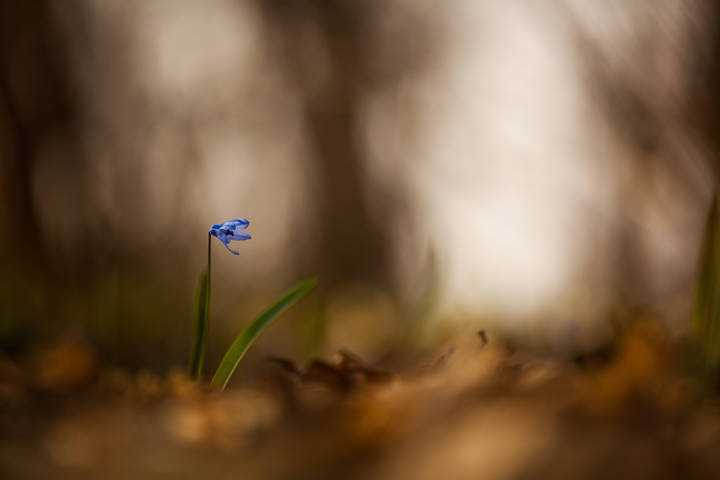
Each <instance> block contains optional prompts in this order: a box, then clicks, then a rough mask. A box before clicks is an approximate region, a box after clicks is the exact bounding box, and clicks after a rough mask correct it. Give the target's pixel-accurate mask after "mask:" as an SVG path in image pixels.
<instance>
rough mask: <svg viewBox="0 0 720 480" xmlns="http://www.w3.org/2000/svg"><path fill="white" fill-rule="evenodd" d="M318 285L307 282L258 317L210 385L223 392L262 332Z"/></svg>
mask: <svg viewBox="0 0 720 480" xmlns="http://www.w3.org/2000/svg"><path fill="white" fill-rule="evenodd" d="M316 285H317V280H316V279H314V278H313V279H311V280H307V281H305V282H303V283H301V284H300V285H298V286H296V287H295V288H293V289H292V290H290V291H289V292H288V293H286V294H285V295H284V296H283V297H282V298H281V299H280V300H278V301H277V302H275V303H274V304H272V305H271V306H270V307H268V308H267V309H266V310H265V311H264V312H262V313H261V314H260V315H258V316H257V317H256V318H255V319H254V320H253V321H252V322H251V323H250V324H249V325H248V326H247V327H245V329H244V330H243V331H242V332H241V333H240V335H238V337H237V338H236V339H235V341H234V342H233V343H232V345H230V348H228V350H227V352H226V353H225V356H224V357H223V359H222V361H221V362H220V365H219V366H218V368H217V371H216V372H215V375H214V376H213V378H212V380H211V382H210V384H211V385H212V386H214V387H217V388H219V389H221V390H224V389H225V387H226V386H227V383H228V381H229V380H230V377H231V376H232V374H233V373H234V372H235V369H236V368H237V366H238V364H239V363H240V360H242V358H243V357H244V356H245V353H247V351H248V349H249V348H250V346H252V344H253V343H254V342H255V340H256V339H257V337H258V336H259V335H260V333H262V331H263V330H264V329H265V328H266V327H267V326H268V325H270V324H271V323H272V321H273V320H275V319H276V318H277V317H278V316H280V314H282V313H283V312H285V311H286V310H288V309H289V308H290V307H292V306H293V305H294V304H295V303H296V302H297V301H298V300H300V299H301V298H302V297H304V296H305V295H307V294H308V293H309V292H310V291H311V290H312V289H313V288H315V286H316Z"/></svg>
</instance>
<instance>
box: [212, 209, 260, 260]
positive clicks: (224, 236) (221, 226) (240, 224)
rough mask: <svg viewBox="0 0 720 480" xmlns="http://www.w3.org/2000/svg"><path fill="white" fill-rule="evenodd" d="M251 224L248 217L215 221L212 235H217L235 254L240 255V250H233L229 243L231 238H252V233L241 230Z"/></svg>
mask: <svg viewBox="0 0 720 480" xmlns="http://www.w3.org/2000/svg"><path fill="white" fill-rule="evenodd" d="M248 225H250V222H249V221H248V219H247V218H236V219H235V220H228V221H227V222H225V223H215V224H213V225H212V226H211V227H210V231H209V232H208V233H210V235H212V236H214V237H217V238H218V240H220V241H221V242H222V243H223V245H225V248H227V249H228V251H229V252H230V253H232V254H233V255H239V252H236V251H235V250H231V249H230V247H229V246H228V244H229V243H230V240H250V238H252V237H250V235H248V234H247V233H245V232H241V231H240V230H241V229H243V230H244V229H246V228H247V227H248Z"/></svg>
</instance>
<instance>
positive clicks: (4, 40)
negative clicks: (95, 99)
mask: <svg viewBox="0 0 720 480" xmlns="http://www.w3.org/2000/svg"><path fill="white" fill-rule="evenodd" d="M55 22H56V19H55V17H54V16H53V11H52V10H51V2H49V1H41V0H38V1H33V2H22V1H14V0H0V157H1V159H2V161H1V162H0V172H1V175H0V183H1V185H2V188H0V202H1V205H0V222H2V227H0V228H2V229H3V230H4V231H3V237H4V240H3V252H4V253H3V254H2V255H3V256H4V257H5V258H4V260H5V262H12V263H16V264H19V265H22V264H24V263H25V262H30V263H29V264H30V265H43V264H45V260H46V258H47V252H46V250H45V244H44V242H43V235H42V229H41V226H40V220H39V217H38V208H37V205H36V201H37V200H38V198H42V195H41V193H42V192H40V195H37V193H36V192H34V188H35V187H34V173H35V166H36V164H37V159H38V155H39V152H40V151H41V149H42V148H43V147H45V146H47V141H48V139H49V138H50V137H51V136H55V135H64V136H68V137H72V136H73V120H74V119H73V109H72V94H71V89H70V72H69V68H70V65H69V62H68V59H67V58H65V55H64V54H65V52H64V51H63V41H62V35H61V34H60V31H59V29H58V28H57V25H56V23H55ZM72 162H73V163H72V164H71V165H65V168H68V169H76V168H81V166H82V161H81V157H80V155H76V156H74V157H73V158H72ZM6 265H7V263H6ZM40 274H41V272H35V275H40Z"/></svg>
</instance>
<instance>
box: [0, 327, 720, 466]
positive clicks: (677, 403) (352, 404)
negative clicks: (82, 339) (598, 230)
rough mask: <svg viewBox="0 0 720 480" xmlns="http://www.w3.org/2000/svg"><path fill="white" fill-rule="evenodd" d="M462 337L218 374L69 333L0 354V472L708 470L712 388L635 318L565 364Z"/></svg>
mask: <svg viewBox="0 0 720 480" xmlns="http://www.w3.org/2000/svg"><path fill="white" fill-rule="evenodd" d="M469 337H472V338H458V339H456V341H454V342H453V343H452V344H451V345H448V346H446V347H444V348H443V349H441V350H439V351H438V352H437V355H435V356H434V357H433V358H432V359H430V360H429V362H428V363H427V364H426V365H418V366H417V367H416V368H414V369H412V371H408V372H387V371H381V370H378V369H376V368H372V367H370V366H368V365H365V364H364V363H363V362H362V361H361V360H360V359H358V358H356V357H354V356H353V355H352V354H349V353H347V352H345V353H340V354H338V356H337V357H336V358H332V359H327V360H326V361H316V362H313V363H310V364H309V365H307V366H300V367H298V366H295V365H294V364H293V363H292V362H290V361H288V360H284V359H277V358H276V359H270V360H269V361H270V362H272V363H274V364H275V365H274V366H273V367H274V368H273V371H275V372H276V375H275V376H273V377H272V378H267V379H260V380H252V381H249V382H247V383H245V382H240V385H236V384H233V385H232V386H231V387H230V388H228V390H226V391H225V392H218V391H213V390H211V389H209V388H207V387H204V386H199V385H198V384H196V383H194V382H191V381H190V380H189V379H187V377H185V376H184V375H183V374H181V373H173V374H170V375H169V376H167V377H165V378H159V377H156V376H153V375H151V374H149V373H147V372H140V373H137V374H129V373H127V372H123V371H120V370H108V369H102V368H100V367H98V366H97V365H96V363H97V362H96V360H95V357H94V355H93V352H92V351H90V350H89V349H88V348H87V347H85V346H83V345H82V344H78V343H73V342H64V343H63V342H61V343H59V344H57V345H54V346H53V347H51V348H48V349H45V350H43V351H41V352H39V353H37V354H36V355H35V357H33V358H29V359H27V360H23V361H11V360H9V359H7V358H3V357H0V478H2V479H49V478H52V479H103V480H114V479H129V478H132V479H146V478H147V479H154V478H158V479H160V478H162V479H168V478H178V479H185V478H187V479H198V478H203V479H204V478H210V479H237V478H243V479H255V478H257V479H286V478H287V479H290V478H293V479H295V478H300V479H302V478H308V479H310V478H313V479H314V478H343V479H356V478H357V479H359V478H372V479H395V478H412V479H428V480H430V479H438V478H447V479H534V478H543V479H547V478H552V479H578V478H583V479H605V478H668V479H670V478H720V454H719V453H720V447H718V445H720V402H718V399H717V397H713V396H709V395H707V394H704V393H702V389H701V388H699V386H698V385H699V382H698V381H697V380H696V379H695V378H693V377H692V376H691V375H689V374H688V373H687V371H686V370H685V369H682V368H679V367H678V365H679V363H680V362H678V354H677V349H676V347H675V346H674V345H673V344H672V343H671V342H669V341H668V340H667V339H666V338H665V337H664V335H663V334H662V333H661V332H660V331H659V330H657V329H656V328H654V327H653V326H652V325H650V324H639V325H637V326H636V327H634V328H632V329H631V330H630V331H629V332H628V333H626V334H625V335H624V336H623V337H622V338H621V339H620V340H619V341H618V344H617V346H616V348H615V349H614V351H613V352H612V353H610V354H609V355H608V356H607V358H603V359H601V360H598V361H597V362H590V364H585V365H584V366H582V367H581V366H578V363H577V362H571V361H568V360H563V359H558V358H555V357H552V356H547V355H543V354H541V353H537V352H527V351H513V350H511V349H509V348H506V347H503V346H501V345H496V344H495V343H494V342H493V341H492V338H491V339H490V341H489V342H486V339H485V338H484V337H482V336H475V335H472V336H469ZM39 365H43V368H39ZM48 365H50V366H51V367H50V368H48V367H47V366H48Z"/></svg>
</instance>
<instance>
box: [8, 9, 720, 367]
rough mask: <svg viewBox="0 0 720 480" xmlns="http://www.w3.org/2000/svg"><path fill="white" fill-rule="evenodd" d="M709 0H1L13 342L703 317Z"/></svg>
mask: <svg viewBox="0 0 720 480" xmlns="http://www.w3.org/2000/svg"><path fill="white" fill-rule="evenodd" d="M718 21H720V6H718V5H717V4H716V2H712V1H701V0H691V1H687V2H675V1H672V0H660V1H656V2H621V1H611V2H602V3H597V4H591V3H589V2H581V1H575V0H556V1H548V2H541V3H536V2H512V3H511V2H503V3H501V2H473V1H459V0H458V1H453V2H443V3H437V2H429V1H427V0H420V1H410V0H393V1H390V2H381V1H376V0H370V1H364V2H357V1H351V0H328V1H322V0H309V1H293V0H254V1H253V0H245V1H240V0H212V1H205V2H193V1H189V0H153V1H140V0H134V1H125V0H103V1H97V0H73V1H67V2H52V1H49V0H36V1H34V2H21V1H13V0H0V348H1V349H2V351H4V352H6V353H8V354H11V355H15V354H20V353H22V352H23V351H24V349H26V348H27V347H28V346H29V345H33V344H35V343H38V342H43V341H48V340H49V339H52V338H56V337H57V336H60V335H71V336H78V337H81V338H84V339H86V340H87V341H89V342H90V343H91V344H92V345H93V347H94V348H95V349H97V350H98V351H99V352H100V354H101V358H103V359H106V361H108V362H112V363H118V364H121V365H125V366H128V367H131V368H134V367H140V366H149V367H152V368H156V369H167V368H168V367H170V366H171V365H176V364H183V363H184V362H185V358H186V355H187V353H188V349H189V339H190V334H191V328H192V327H191V321H192V305H191V302H192V292H193V289H194V286H195V282H196V279H197V276H198V275H199V273H200V272H201V270H202V268H203V266H204V265H203V264H204V259H205V254H206V252H205V242H206V231H207V228H208V227H209V225H210V224H211V223H215V222H218V221H223V220H226V219H229V218H235V217H238V216H246V217H248V218H250V220H251V222H252V223H251V227H250V232H251V233H252V235H253V240H252V241H251V242H246V243H244V244H242V245H240V246H239V248H240V249H241V255H240V256H239V257H237V258H236V257H231V256H228V255H226V252H225V251H224V250H223V249H222V248H220V246H219V245H217V244H216V245H215V247H217V248H216V249H215V252H214V253H215V262H214V268H213V270H214V279H213V286H214V298H213V306H212V311H211V312H212V313H211V315H212V327H211V328H212V331H211V334H210V340H211V343H210V345H209V359H208V361H209V363H213V364H215V363H216V361H215V360H216V359H217V358H219V355H220V353H221V352H222V351H223V349H224V348H225V347H226V346H227V344H228V343H229V339H230V338H232V335H234V334H235V333H236V332H237V331H239V328H240V327H241V326H242V325H244V324H245V323H246V322H247V321H248V320H249V318H251V316H252V315H253V314H256V313H257V312H259V311H260V310H261V309H262V307H263V306H264V305H265V304H267V303H268V301H269V300H270V299H272V298H273V297H275V296H276V295H277V294H278V293H279V292H281V291H282V290H284V289H285V287H286V286H287V285H288V284H290V283H293V282H295V281H297V280H299V279H301V278H305V277H307V276H310V275H317V276H318V277H319V280H320V291H319V292H316V294H315V296H314V299H313V300H312V301H311V300H310V299H308V303H307V304H306V305H304V306H302V307H301V308H299V310H298V311H297V312H295V316H294V317H293V318H292V319H291V320H288V321H284V322H278V324H277V325H276V326H275V327H274V328H273V329H272V331H270V332H268V334H267V339H266V341H265V342H263V343H262V345H258V347H260V348H259V351H258V352H255V353H252V352H251V353H252V354H251V355H250V357H251V358H250V359H249V360H250V362H251V363H252V358H256V359H259V358H261V357H262V354H263V353H267V351H268V350H271V351H279V352H283V353H284V354H291V355H294V356H299V357H306V356H308V355H311V354H319V353H326V352H332V351H335V350H337V349H338V348H341V347H345V348H349V349H351V350H354V351H357V352H359V353H360V354H361V356H364V357H367V358H370V359H373V360H378V359H382V358H386V357H387V356H388V355H389V354H390V352H396V353H397V352H398V351H402V350H403V349H405V348H408V349H414V348H418V347H422V346H426V345H428V343H433V342H436V341H440V340H441V339H442V338H443V332H448V331H451V330H453V329H458V328H467V329H470V330H471V331H474V330H476V329H477V328H478V327H485V328H487V327H492V328H495V329H497V330H498V331H500V332H502V333H503V334H504V335H507V336H509V337H512V338H514V339H516V340H517V341H519V342H525V343H529V344H532V345H538V346H543V347H546V348H551V349H554V350H556V351H561V352H582V351H588V350H592V349H595V348H599V347H601V346H602V345H603V344H605V343H606V342H608V341H609V339H610V338H612V336H613V331H614V330H613V329H614V328H616V325H615V323H613V322H616V321H618V320H617V319H620V320H619V321H622V319H623V318H627V317H629V316H632V315H634V313H633V312H639V311H648V310H651V311H653V312H654V314H655V315H656V316H658V318H660V319H661V321H662V322H664V323H665V325H666V326H667V327H668V328H669V329H670V331H671V332H673V333H676V334H679V333H682V332H683V331H685V330H686V329H687V328H688V326H689V318H690V310H691V303H692V298H693V288H694V285H695V283H694V278H695V272H696V260H697V256H698V248H699V244H700V236H701V230H702V222H703V217H704V215H705V212H706V211H707V208H708V205H709V203H710V198H711V192H712V190H713V188H714V185H715V182H716V177H717V166H718V152H719V151H720V145H719V144H718V142H719V140H718V138H720V137H718V135H717V131H718V126H719V125H720V117H719V115H720V96H719V95H720V87H718V86H719V85H720V52H719V51H718V49H719V48H720V28H719V25H718Z"/></svg>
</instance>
